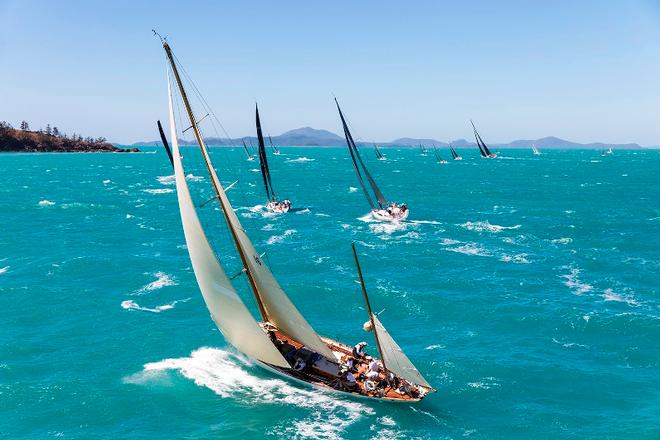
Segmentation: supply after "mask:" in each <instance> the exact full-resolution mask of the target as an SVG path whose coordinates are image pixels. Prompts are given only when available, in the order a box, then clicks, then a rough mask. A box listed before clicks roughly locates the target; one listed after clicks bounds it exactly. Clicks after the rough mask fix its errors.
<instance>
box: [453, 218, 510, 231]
mask: <svg viewBox="0 0 660 440" xmlns="http://www.w3.org/2000/svg"><path fill="white" fill-rule="evenodd" d="M457 226H461V227H463V228H465V229H467V230H468V231H477V232H482V231H488V232H496V233H497V232H501V231H503V230H504V229H518V228H520V227H521V226H522V225H514V226H501V225H491V224H490V222H488V220H486V221H479V222H465V223H462V224H460V225H457Z"/></svg>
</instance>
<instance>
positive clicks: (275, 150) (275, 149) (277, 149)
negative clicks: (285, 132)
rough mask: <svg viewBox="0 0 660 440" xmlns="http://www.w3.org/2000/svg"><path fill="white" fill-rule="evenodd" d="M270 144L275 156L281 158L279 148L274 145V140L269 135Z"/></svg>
mask: <svg viewBox="0 0 660 440" xmlns="http://www.w3.org/2000/svg"><path fill="white" fill-rule="evenodd" d="M268 143H269V144H270V148H271V150H273V155H275V156H279V155H280V154H282V153H280V150H279V148H277V147H276V146H275V145H274V144H273V139H272V138H271V137H270V135H268Z"/></svg>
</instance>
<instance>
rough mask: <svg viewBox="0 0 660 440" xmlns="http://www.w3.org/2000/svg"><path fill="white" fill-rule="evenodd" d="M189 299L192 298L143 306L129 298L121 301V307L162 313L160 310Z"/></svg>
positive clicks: (168, 308) (170, 307)
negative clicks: (154, 305)
mask: <svg viewBox="0 0 660 440" xmlns="http://www.w3.org/2000/svg"><path fill="white" fill-rule="evenodd" d="M188 300H190V298H186V299H180V300H176V301H172V302H171V303H168V304H163V305H162V306H156V307H143V306H141V305H139V304H138V303H136V302H135V301H133V300H130V299H129V300H126V301H122V302H121V307H122V308H123V309H126V310H140V311H143V312H151V313H160V312H163V311H165V310H170V309H173V308H174V306H176V305H177V304H178V303H180V302H186V301H188Z"/></svg>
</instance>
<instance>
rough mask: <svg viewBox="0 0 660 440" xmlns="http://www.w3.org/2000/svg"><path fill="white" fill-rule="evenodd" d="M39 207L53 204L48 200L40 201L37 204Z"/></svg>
mask: <svg viewBox="0 0 660 440" xmlns="http://www.w3.org/2000/svg"><path fill="white" fill-rule="evenodd" d="M37 204H38V205H39V206H53V205H54V204H55V202H51V201H50V200H46V199H43V200H40V201H39V203H37Z"/></svg>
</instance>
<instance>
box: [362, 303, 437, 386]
mask: <svg viewBox="0 0 660 440" xmlns="http://www.w3.org/2000/svg"><path fill="white" fill-rule="evenodd" d="M372 316H373V320H374V324H375V325H376V329H375V330H376V332H377V333H378V340H379V343H380V349H381V355H382V356H383V362H384V363H385V367H386V368H387V369H388V370H390V371H392V372H393V373H395V374H397V375H398V376H401V377H403V378H404V379H407V380H409V381H410V382H412V383H415V384H417V385H423V386H425V387H428V388H432V387H431V385H429V383H428V382H427V381H426V379H424V377H423V376H422V374H421V373H420V372H419V371H418V370H417V368H415V366H414V365H413V363H412V362H410V359H408V357H407V356H406V355H405V354H404V353H403V350H401V347H399V345H398V344H397V343H396V342H395V341H394V339H392V336H390V334H389V333H388V332H387V330H386V329H385V327H384V326H383V324H382V323H381V322H380V320H379V319H378V316H377V315H376V314H375V313H372Z"/></svg>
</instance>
